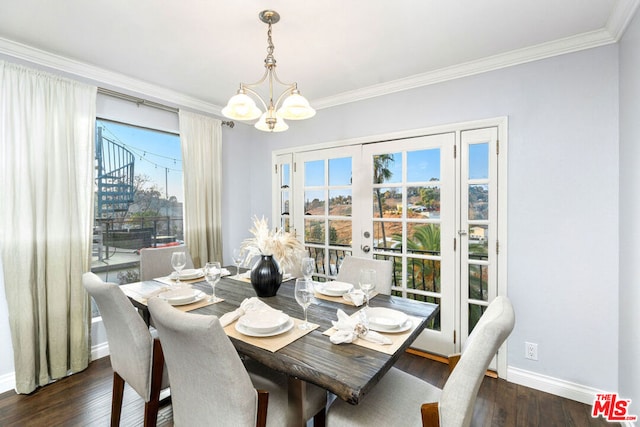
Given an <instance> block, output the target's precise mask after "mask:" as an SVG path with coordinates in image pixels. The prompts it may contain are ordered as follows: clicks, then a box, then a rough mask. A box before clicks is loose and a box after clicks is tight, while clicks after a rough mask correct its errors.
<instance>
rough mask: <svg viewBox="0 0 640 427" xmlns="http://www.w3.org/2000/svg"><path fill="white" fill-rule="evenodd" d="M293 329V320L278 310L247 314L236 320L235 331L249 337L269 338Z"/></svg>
mask: <svg viewBox="0 0 640 427" xmlns="http://www.w3.org/2000/svg"><path fill="white" fill-rule="evenodd" d="M291 328H293V319H291V318H290V317H289V315H287V314H285V313H283V312H281V311H278V310H260V311H252V312H249V313H247V314H245V315H243V316H242V317H240V318H239V319H238V321H237V322H236V331H238V332H240V333H241V334H243V335H248V336H250V337H271V336H274V335H279V334H283V333H285V332H287V331H288V330H290V329H291Z"/></svg>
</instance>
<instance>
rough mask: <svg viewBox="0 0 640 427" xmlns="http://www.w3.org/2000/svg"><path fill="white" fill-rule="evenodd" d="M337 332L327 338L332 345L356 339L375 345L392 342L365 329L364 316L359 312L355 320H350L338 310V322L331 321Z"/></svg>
mask: <svg viewBox="0 0 640 427" xmlns="http://www.w3.org/2000/svg"><path fill="white" fill-rule="evenodd" d="M331 323H333V327H334V328H336V329H337V331H336V332H335V333H334V334H333V335H331V336H330V337H329V340H331V342H332V343H334V344H342V343H350V342H353V341H355V340H356V339H358V338H362V339H363V340H367V341H370V342H374V343H376V344H383V345H389V344H391V343H392V341H391V340H390V339H389V338H388V337H385V336H384V335H381V334H379V333H377V332H375V331H370V330H369V328H368V327H367V320H366V315H365V314H364V313H363V312H362V311H360V312H359V313H358V316H356V318H351V317H349V315H347V313H345V312H344V311H342V310H340V309H338V320H337V321H335V320H333V321H331Z"/></svg>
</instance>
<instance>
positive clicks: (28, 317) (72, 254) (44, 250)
mask: <svg viewBox="0 0 640 427" xmlns="http://www.w3.org/2000/svg"><path fill="white" fill-rule="evenodd" d="M95 105H96V87H95V86H88V85H85V84H81V83H78V82H74V81H72V80H69V79H66V78H62V77H59V76H55V75H51V74H49V73H46V72H42V71H37V70H33V69H30V68H26V67H22V66H19V65H14V64H10V63H7V62H3V61H0V200H1V201H2V202H1V203H2V208H0V253H1V255H2V261H3V265H4V283H5V293H6V298H7V306H8V310H9V324H10V328H11V336H12V341H13V350H14V360H15V375H16V391H17V392H18V393H30V392H32V391H33V390H34V389H35V388H36V387H38V386H41V385H45V384H47V383H49V382H50V381H51V380H52V379H56V378H61V377H64V376H66V375H68V374H69V373H73V372H77V371H80V370H82V369H84V368H86V367H87V365H88V362H89V357H90V348H89V346H90V343H89V327H90V323H91V317H90V316H91V310H90V305H89V298H88V296H87V294H86V293H85V291H84V289H83V287H82V282H81V276H82V273H83V272H84V271H87V270H88V269H89V260H90V247H91V238H92V225H93V168H94V141H93V133H94V123H95Z"/></svg>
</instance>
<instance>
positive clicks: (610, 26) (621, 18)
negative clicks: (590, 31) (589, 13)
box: [605, 0, 640, 41]
mask: <svg viewBox="0 0 640 427" xmlns="http://www.w3.org/2000/svg"><path fill="white" fill-rule="evenodd" d="M639 4H640V2H639V1H638V0H617V1H616V3H615V5H614V6H613V10H612V11H611V15H609V19H608V20H607V25H606V27H605V28H606V29H607V31H608V32H609V34H611V36H612V37H613V38H614V39H615V40H616V41H618V40H620V39H621V38H622V35H623V34H624V31H625V30H626V29H627V25H629V22H631V19H633V16H634V15H635V13H636V10H637V9H638V5H639Z"/></svg>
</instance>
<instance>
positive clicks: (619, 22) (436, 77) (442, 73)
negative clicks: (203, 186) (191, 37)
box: [0, 0, 639, 117]
mask: <svg viewBox="0 0 640 427" xmlns="http://www.w3.org/2000/svg"><path fill="white" fill-rule="evenodd" d="M638 5H639V0H617V2H616V5H615V7H614V9H613V11H612V13H611V15H610V16H609V19H608V21H607V24H606V27H605V28H603V29H600V30H595V31H591V32H587V33H583V34H579V35H576V36H571V37H567V38H564V39H559V40H555V41H552V42H548V43H542V44H539V45H536V46H532V47H528V48H524V49H518V50H513V51H511V52H507V53H504V54H499V55H494V56H490V57H486V58H482V59H479V60H475V61H469V62H466V63H463V64H459V65H454V66H451V67H446V68H442V69H438V70H434V71H429V72H426V73H422V74H417V75H414V76H410V77H407V78H402V79H397V80H393V81H390V82H385V83H381V84H377V85H372V86H367V87H364V88H361V89H356V90H352V91H347V92H343V93H339V94H337V95H333V96H329V97H325V98H319V99H314V100H311V103H312V104H313V106H314V108H315V109H317V110H321V109H324V108H330V107H335V106H339V105H344V104H349V103H352V102H357V101H362V100H366V99H370V98H376V97H380V96H384V95H389V94H393V93H396V92H402V91H405V90H410V89H415V88H418V87H422V86H428V85H432V84H436V83H442V82H446V81H450V80H455V79H459V78H462V77H468V76H472V75H476V74H481V73H485V72H488V71H494V70H499V69H502V68H507V67H511V66H514V65H519V64H524V63H527V62H533V61H538V60H541V59H545V58H551V57H554V56H558V55H563V54H566V53H571V52H577V51H581V50H585V49H590V48H594V47H599V46H604V45H607V44H611V43H616V42H617V41H618V40H619V39H620V38H621V37H622V34H623V33H624V30H625V29H626V26H627V25H628V23H629V22H630V21H631V19H632V17H633V15H634V13H635V12H636V9H637V8H638ZM0 54H6V55H8V56H11V57H14V58H18V59H22V60H24V61H27V62H29V63H33V64H37V65H39V66H43V67H47V68H51V69H53V70H57V71H61V72H64V73H67V74H70V75H73V76H77V77H81V78H84V79H87V80H89V81H91V82H92V83H94V84H97V85H99V86H101V87H105V88H107V89H113V90H118V91H129V92H132V93H135V94H141V95H144V96H145V97H152V98H156V99H158V100H161V101H162V102H164V103H172V104H174V105H175V106H177V107H181V108H187V109H192V110H195V111H200V112H205V113H209V114H213V115H216V116H219V117H222V112H221V110H222V107H221V106H219V105H215V104H212V103H209V102H206V101H203V100H201V99H198V98H194V97H191V96H188V95H184V94H182V93H179V92H176V91H173V90H171V89H167V88H164V87H161V86H157V85H154V84H151V83H148V82H145V81H142V80H139V79H135V78H132V77H129V76H126V75H124V74H120V73H116V72H113V71H109V70H106V69H104V68H100V67H96V66H93V65H90V64H86V63H83V62H80V61H76V60H74V59H70V58H66V57H63V56H60V55H56V54H53V53H50V52H46V51H43V50H40V49H36V48H33V47H31V46H27V45H24V44H21V43H17V42H14V41H11V40H8V39H4V38H0Z"/></svg>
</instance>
